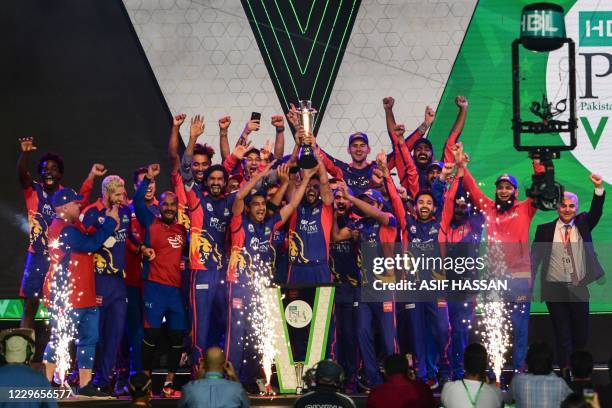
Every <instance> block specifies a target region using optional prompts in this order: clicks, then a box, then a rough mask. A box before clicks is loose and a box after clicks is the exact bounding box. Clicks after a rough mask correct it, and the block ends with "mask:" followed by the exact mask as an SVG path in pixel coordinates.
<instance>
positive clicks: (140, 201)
mask: <svg viewBox="0 0 612 408" xmlns="http://www.w3.org/2000/svg"><path fill="white" fill-rule="evenodd" d="M159 170H160V169H159V164H150V165H149V167H148V169H147V174H145V176H144V177H143V179H142V181H141V182H140V184H138V188H137V189H136V192H135V193H134V199H133V202H134V212H135V213H136V218H137V219H138V222H139V223H140V225H142V226H143V227H148V226H149V225H151V224H152V223H153V220H154V215H153V213H152V212H151V211H150V210H149V208H148V207H147V204H146V202H145V195H146V194H147V189H148V188H149V184H150V183H151V181H152V180H154V179H155V177H157V175H158V174H159Z"/></svg>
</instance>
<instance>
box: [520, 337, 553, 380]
mask: <svg viewBox="0 0 612 408" xmlns="http://www.w3.org/2000/svg"><path fill="white" fill-rule="evenodd" d="M526 361H527V369H528V371H529V372H530V373H531V374H535V375H546V374H550V373H551V372H552V369H553V352H552V349H551V348H550V346H549V345H548V344H546V343H544V342H537V343H533V344H532V345H531V346H529V350H527V359H526Z"/></svg>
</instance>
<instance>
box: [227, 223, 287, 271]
mask: <svg viewBox="0 0 612 408" xmlns="http://www.w3.org/2000/svg"><path fill="white" fill-rule="evenodd" d="M282 225H283V222H282V220H281V216H280V214H279V213H275V214H274V215H272V216H271V217H268V218H266V219H264V221H263V222H256V221H253V220H252V219H251V218H250V217H249V216H248V215H246V214H244V213H243V214H240V215H234V216H233V217H232V220H231V224H230V230H231V238H232V254H231V258H230V264H229V268H228V271H227V279H228V281H230V282H247V281H248V279H249V278H250V277H252V276H253V274H254V273H255V271H254V269H255V268H259V269H261V268H265V269H266V270H267V271H268V272H266V273H268V274H269V275H270V276H271V271H272V263H273V262H274V250H273V249H272V238H273V235H274V231H276V230H278V229H279V228H280V227H281V226H282Z"/></svg>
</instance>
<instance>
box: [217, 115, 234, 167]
mask: <svg viewBox="0 0 612 408" xmlns="http://www.w3.org/2000/svg"><path fill="white" fill-rule="evenodd" d="M230 123H232V118H231V117H229V116H224V117H222V118H221V119H219V151H220V152H221V161H222V162H223V161H225V158H226V157H227V156H229V155H230V147H229V139H228V138H227V132H228V128H229V126H230Z"/></svg>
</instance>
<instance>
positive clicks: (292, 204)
mask: <svg viewBox="0 0 612 408" xmlns="http://www.w3.org/2000/svg"><path fill="white" fill-rule="evenodd" d="M319 167H321V165H319ZM287 171H288V169H287ZM316 171H317V169H316V168H312V169H308V170H304V173H303V174H304V179H303V180H302V182H301V183H300V185H299V187H298V188H297V189H296V190H295V192H294V194H293V196H292V197H291V200H290V201H289V203H287V205H286V206H284V207H283V208H281V209H280V216H281V220H282V222H283V223H284V222H286V221H287V220H288V219H289V217H290V216H291V214H292V213H293V212H294V211H295V209H296V208H297V206H298V205H299V204H300V202H301V201H302V198H304V193H305V192H306V186H307V185H308V181H309V180H310V179H311V178H312V176H313V175H314V174H315V173H316ZM328 184H329V183H328Z"/></svg>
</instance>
